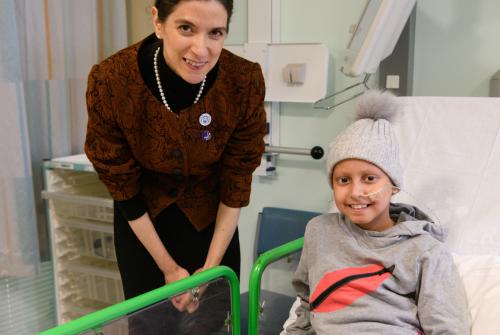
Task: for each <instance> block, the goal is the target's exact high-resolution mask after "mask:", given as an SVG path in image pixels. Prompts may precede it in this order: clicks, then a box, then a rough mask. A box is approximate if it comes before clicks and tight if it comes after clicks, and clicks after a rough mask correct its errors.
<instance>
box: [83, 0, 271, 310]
mask: <svg viewBox="0 0 500 335" xmlns="http://www.w3.org/2000/svg"><path fill="white" fill-rule="evenodd" d="M232 9H233V3H232V0H157V1H156V2H155V6H154V7H153V8H152V18H153V25H154V30H155V34H152V35H150V36H149V37H147V38H146V39H144V40H143V41H142V42H140V43H138V44H135V45H132V46H130V47H128V48H126V49H124V50H121V51H119V52H118V53H116V54H115V55H113V56H111V57H109V58H108V59H106V60H104V61H103V62H102V63H100V64H98V65H95V66H94V67H93V68H92V70H91V72H90V75H89V82H88V90H87V105H88V113H89V121H88V128H87V138H86V143H85V152H86V154H87V156H88V157H89V159H90V160H91V162H92V163H93V165H94V167H95V170H96V171H97V173H98V174H99V178H100V179H101V180H102V181H103V182H104V184H105V185H106V186H107V188H108V190H109V192H110V193H111V195H112V197H113V199H114V200H115V219H114V230H115V248H116V255H117V259H118V265H119V269H120V273H121V276H122V281H123V287H124V292H125V297H126V298H131V297H134V296H136V295H139V294H141V293H144V292H147V291H150V290H152V289H154V288H157V287H160V286H162V285H164V284H165V283H167V284H168V283H172V282H174V281H177V280H179V279H182V278H185V277H187V276H189V275H190V274H193V273H195V272H198V271H202V270H204V269H207V268H210V267H213V266H216V265H219V264H224V265H227V266H229V267H231V268H232V269H233V270H234V271H235V272H236V273H239V269H240V251H239V239H238V233H237V221H238V218H239V214H240V208H241V207H243V206H246V205H247V204H248V202H249V196H250V186H251V180H252V173H253V171H254V169H255V168H256V167H257V166H258V165H259V163H260V159H261V156H262V153H263V151H264V142H263V136H264V134H265V131H266V130H265V129H266V120H265V119H266V117H265V111H264V108H263V99H264V89H265V86H264V80H263V77H262V72H261V69H260V67H259V65H258V64H256V63H251V62H249V61H246V60H244V59H242V58H239V57H237V56H235V55H233V54H231V53H230V52H228V51H226V50H224V49H222V47H223V43H224V40H225V38H226V35H227V32H228V24H229V20H230V17H231V14H232ZM197 303H198V299H197V297H191V296H190V295H187V294H185V295H182V296H180V297H177V298H176V299H175V300H174V301H173V304H174V306H175V307H176V308H177V309H178V310H179V311H184V310H187V311H193V310H195V309H196V308H197V306H196V304H197Z"/></svg>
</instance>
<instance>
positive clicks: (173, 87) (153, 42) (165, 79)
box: [137, 34, 219, 114]
mask: <svg viewBox="0 0 500 335" xmlns="http://www.w3.org/2000/svg"><path fill="white" fill-rule="evenodd" d="M158 47H160V48H161V49H160V55H163V43H162V42H161V40H159V39H157V38H156V36H155V34H151V35H150V36H148V37H147V38H146V39H145V40H144V41H143V42H142V45H141V47H140V48H139V52H138V56H137V61H138V63H139V69H140V71H141V75H142V78H143V79H144V81H145V83H146V85H147V86H148V88H149V90H150V91H151V92H152V93H153V95H154V96H155V97H156V98H157V99H158V100H159V101H160V102H161V96H160V91H159V90H158V85H157V83H156V77H155V72H154V66H153V58H154V53H155V51H156V49H157V48H158ZM160 55H159V56H158V72H159V73H160V80H161V84H162V88H163V93H164V94H165V98H166V99H167V102H168V105H169V106H170V108H172V111H173V112H174V113H177V114H178V113H179V112H180V111H181V110H183V109H184V108H187V107H189V106H191V105H192V104H193V101H194V99H195V98H196V95H197V94H198V91H199V90H200V84H190V83H188V82H186V81H185V80H184V79H182V78H181V77H179V76H178V75H177V74H176V73H175V72H174V71H172V69H170V67H168V65H167V63H166V62H165V59H164V58H163V57H160ZM218 67H219V66H218V63H217V64H216V65H215V66H214V68H213V69H212V70H210V72H208V74H207V80H206V82H205V88H204V89H203V93H202V95H201V96H202V97H203V96H204V95H205V94H206V93H207V92H208V91H209V90H210V87H212V85H213V83H214V82H215V78H216V77H217V71H218Z"/></svg>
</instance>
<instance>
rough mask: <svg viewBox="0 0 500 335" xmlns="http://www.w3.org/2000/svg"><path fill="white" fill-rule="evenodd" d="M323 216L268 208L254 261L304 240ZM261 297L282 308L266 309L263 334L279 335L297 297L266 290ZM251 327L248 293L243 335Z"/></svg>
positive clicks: (260, 225)
mask: <svg viewBox="0 0 500 335" xmlns="http://www.w3.org/2000/svg"><path fill="white" fill-rule="evenodd" d="M320 214H321V213H317V212H309V211H302V210H295V209H286V208H275V207H264V208H263V210H262V212H261V213H259V217H258V221H257V233H256V238H255V254H254V261H255V260H256V259H257V258H258V257H259V256H260V255H261V254H262V253H264V252H266V251H268V250H271V249H273V248H276V247H278V246H280V245H282V244H285V243H287V242H290V241H293V240H296V239H298V238H300V237H303V236H304V231H305V229H306V225H307V223H308V222H309V220H311V219H312V218H313V217H315V216H318V215H320ZM260 296H261V301H262V300H265V301H266V305H268V306H279V307H280V308H272V309H266V310H265V324H262V327H261V328H260V334H273V335H274V334H279V332H280V331H281V327H282V325H283V322H284V321H285V320H286V319H287V317H288V312H289V310H290V307H291V306H292V304H293V301H294V300H295V297H290V296H287V295H284V294H280V293H276V292H272V291H268V290H262V291H261V294H260ZM281 307H282V308H281ZM247 325H248V292H245V293H243V294H242V295H241V331H242V332H241V333H242V334H247V331H248V326H247Z"/></svg>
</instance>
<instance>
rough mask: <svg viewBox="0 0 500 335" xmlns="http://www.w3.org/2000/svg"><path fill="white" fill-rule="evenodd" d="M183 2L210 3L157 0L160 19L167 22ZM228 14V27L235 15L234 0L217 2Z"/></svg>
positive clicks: (156, 5) (219, 0) (156, 4)
mask: <svg viewBox="0 0 500 335" xmlns="http://www.w3.org/2000/svg"><path fill="white" fill-rule="evenodd" d="M182 1H209V0H155V7H156V9H158V19H159V20H160V21H161V22H165V20H166V19H167V17H168V16H169V15H170V14H171V13H172V12H173V11H174V9H175V7H176V6H177V5H178V4H179V3H181V2H182ZM216 1H218V2H219V3H220V4H221V5H222V6H224V8H225V9H226V12H227V26H228V27H229V21H230V20H231V16H232V15H233V0H216Z"/></svg>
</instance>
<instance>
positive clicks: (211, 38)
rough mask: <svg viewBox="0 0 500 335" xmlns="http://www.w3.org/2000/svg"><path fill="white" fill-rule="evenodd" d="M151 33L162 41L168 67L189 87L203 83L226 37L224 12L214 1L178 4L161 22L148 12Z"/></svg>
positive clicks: (194, 0)
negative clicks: (152, 29) (151, 18)
mask: <svg viewBox="0 0 500 335" xmlns="http://www.w3.org/2000/svg"><path fill="white" fill-rule="evenodd" d="M152 14H153V24H154V28H155V32H156V34H157V36H158V37H159V38H161V39H162V40H163V57H165V61H166V63H167V64H168V66H169V67H170V68H171V69H172V70H173V71H174V72H175V73H176V74H177V75H179V76H180V77H181V78H182V79H184V80H185V81H187V82H188V83H191V84H197V83H199V82H201V81H202V80H203V78H204V77H205V76H206V74H207V73H208V72H209V71H210V70H211V69H212V68H213V67H214V66H215V64H216V63H217V61H218V59H219V56H220V53H221V51H222V47H223V45H224V40H225V38H226V35H227V26H226V25H227V20H228V17H227V12H226V9H225V8H224V6H223V5H222V4H221V3H220V2H219V1H216V0H209V1H199V0H191V1H181V2H179V4H178V5H177V6H175V8H174V10H173V11H172V13H170V15H169V16H168V17H167V18H166V20H165V21H164V22H160V21H159V20H158V11H157V9H156V8H155V7H153V10H152Z"/></svg>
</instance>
